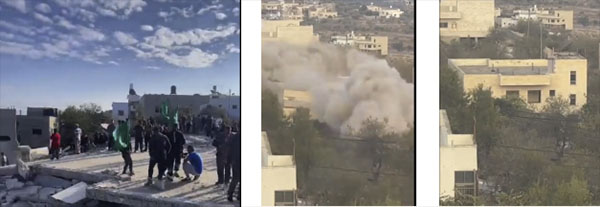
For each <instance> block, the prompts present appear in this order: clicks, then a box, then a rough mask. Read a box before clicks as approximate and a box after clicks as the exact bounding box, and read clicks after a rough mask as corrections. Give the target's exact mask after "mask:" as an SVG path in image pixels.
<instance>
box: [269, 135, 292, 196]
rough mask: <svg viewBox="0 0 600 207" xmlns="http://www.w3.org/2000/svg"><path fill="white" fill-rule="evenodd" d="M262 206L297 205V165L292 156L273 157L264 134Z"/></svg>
mask: <svg viewBox="0 0 600 207" xmlns="http://www.w3.org/2000/svg"><path fill="white" fill-rule="evenodd" d="M261 164H262V205H263V206H293V205H296V189H297V187H296V163H295V162H294V157H293V156H292V155H273V153H272V152H271V145H270V144H269V138H268V137H267V133H266V132H262V161H261Z"/></svg>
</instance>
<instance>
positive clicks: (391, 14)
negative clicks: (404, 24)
mask: <svg viewBox="0 0 600 207" xmlns="http://www.w3.org/2000/svg"><path fill="white" fill-rule="evenodd" d="M402 14H404V12H403V11H402V10H400V9H393V8H392V7H391V6H390V8H389V9H383V8H382V9H381V10H380V11H379V17H381V18H386V19H389V18H400V16H402Z"/></svg>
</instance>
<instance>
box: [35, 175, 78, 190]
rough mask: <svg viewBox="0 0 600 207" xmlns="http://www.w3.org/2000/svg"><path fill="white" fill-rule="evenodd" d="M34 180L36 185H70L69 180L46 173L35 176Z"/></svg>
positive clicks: (55, 186) (59, 186)
mask: <svg viewBox="0 0 600 207" xmlns="http://www.w3.org/2000/svg"><path fill="white" fill-rule="evenodd" d="M34 182H35V183H36V184H38V185H41V186H44V187H52V188H68V187H69V186H71V181H68V180H65V179H62V178H57V177H54V176H48V175H38V176H35V179H34Z"/></svg>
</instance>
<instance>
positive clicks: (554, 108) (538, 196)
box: [440, 67, 600, 205]
mask: <svg viewBox="0 0 600 207" xmlns="http://www.w3.org/2000/svg"><path fill="white" fill-rule="evenodd" d="M588 83H589V86H590V87H589V88H590V90H589V91H588V96H587V98H588V101H587V104H585V105H584V106H583V107H582V108H581V110H572V108H571V107H569V105H568V101H567V100H566V98H562V97H558V98H551V99H548V100H546V106H545V107H544V108H541V109H538V110H533V109H532V108H531V107H528V106H527V104H525V102H524V101H523V100H521V99H519V98H508V97H503V98H494V97H492V93H491V91H490V90H489V89H487V88H484V87H482V86H480V87H478V88H476V89H474V90H471V91H468V92H464V90H463V88H462V86H461V83H460V80H459V79H458V77H457V74H456V73H455V72H454V71H452V70H450V69H448V68H447V67H444V68H441V70H440V107H441V108H443V109H446V110H447V112H448V116H449V119H450V122H451V126H452V129H453V131H454V132H455V133H473V134H474V136H475V138H476V143H477V147H478V167H479V171H478V177H479V178H480V179H481V180H482V181H484V183H485V184H486V186H487V187H486V188H484V189H481V190H480V194H479V195H478V196H477V197H469V196H467V197H463V199H456V200H452V199H449V200H444V199H442V201H441V203H442V204H445V205H472V204H484V205H591V204H593V205H598V204H600V179H598V178H599V177H600V150H599V149H600V140H598V139H597V138H599V137H600V98H599V97H600V89H599V88H598V86H599V85H600V75H598V74H597V73H593V72H592V73H590V75H589V80H588ZM593 87H596V89H592V88H593Z"/></svg>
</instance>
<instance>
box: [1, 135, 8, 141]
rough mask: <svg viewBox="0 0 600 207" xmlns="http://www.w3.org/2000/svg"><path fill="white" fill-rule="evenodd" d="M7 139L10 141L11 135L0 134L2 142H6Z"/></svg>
mask: <svg viewBox="0 0 600 207" xmlns="http://www.w3.org/2000/svg"><path fill="white" fill-rule="evenodd" d="M6 141H10V137H9V136H0V142H6Z"/></svg>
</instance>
